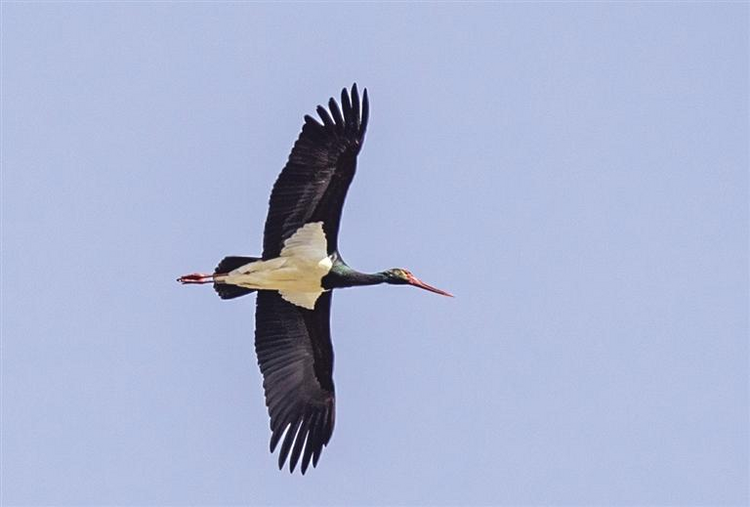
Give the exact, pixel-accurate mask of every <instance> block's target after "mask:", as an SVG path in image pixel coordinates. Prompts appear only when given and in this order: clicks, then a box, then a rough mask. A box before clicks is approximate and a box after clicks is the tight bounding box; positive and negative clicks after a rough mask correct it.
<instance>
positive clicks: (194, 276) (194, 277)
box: [177, 273, 214, 284]
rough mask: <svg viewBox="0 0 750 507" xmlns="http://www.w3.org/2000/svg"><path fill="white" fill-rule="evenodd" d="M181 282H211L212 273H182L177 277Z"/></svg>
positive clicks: (212, 279) (212, 278)
mask: <svg viewBox="0 0 750 507" xmlns="http://www.w3.org/2000/svg"><path fill="white" fill-rule="evenodd" d="M177 281H178V282H180V283H182V284H187V283H213V281H214V275H207V274H205V273H190V274H189V275H183V276H181V277H179V278H178V279H177Z"/></svg>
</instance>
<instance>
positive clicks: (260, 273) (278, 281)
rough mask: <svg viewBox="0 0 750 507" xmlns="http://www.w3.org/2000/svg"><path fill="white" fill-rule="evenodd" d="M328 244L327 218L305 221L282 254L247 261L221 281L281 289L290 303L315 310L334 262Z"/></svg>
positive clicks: (250, 286) (287, 241)
mask: <svg viewBox="0 0 750 507" xmlns="http://www.w3.org/2000/svg"><path fill="white" fill-rule="evenodd" d="M327 246H328V242H327V241H326V235H325V232H323V222H312V223H309V224H305V225H303V226H302V227H300V228H299V229H297V232H295V233H294V234H292V236H291V237H290V238H288V239H287V240H286V241H285V242H284V248H283V249H282V250H281V255H280V256H279V257H276V258H274V259H269V260H266V261H256V262H251V263H249V264H245V265H244V266H240V267H239V268H237V269H235V270H233V271H230V272H229V273H228V274H227V275H226V276H223V277H218V279H217V281H220V282H224V283H231V284H233V285H239V286H240V287H247V288H248V289H264V290H277V291H279V294H281V297H282V298H284V299H285V300H287V301H289V302H290V303H293V304H295V305H297V306H301V307H302V308H307V309H308V310H312V309H313V308H315V302H316V301H317V300H318V298H319V297H320V295H321V294H322V293H323V288H322V287H321V279H322V278H323V277H324V276H325V275H327V274H328V272H329V271H330V270H331V266H332V265H333V263H332V262H331V259H330V257H328V248H327Z"/></svg>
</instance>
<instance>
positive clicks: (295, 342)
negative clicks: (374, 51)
mask: <svg viewBox="0 0 750 507" xmlns="http://www.w3.org/2000/svg"><path fill="white" fill-rule="evenodd" d="M369 110H370V107H369V100H368V96H367V89H366V88H365V89H364V90H363V93H362V97H361V100H360V95H359V91H358V90H357V84H356V83H354V84H353V85H352V86H351V88H350V91H347V89H346V88H344V89H342V90H341V105H340V106H339V104H338V103H337V102H336V100H334V99H333V98H331V99H330V100H329V101H328V109H326V108H324V107H323V106H318V107H317V110H316V111H317V114H318V116H319V120H318V119H315V118H313V117H312V116H310V115H305V116H304V124H303V126H302V131H301V132H300V134H299V136H298V138H297V140H296V142H295V143H294V146H293V147H292V151H291V153H290V155H289V158H288V161H287V163H286V165H285V166H284V168H283V170H282V171H281V174H280V175H279V176H278V178H277V180H276V183H275V184H274V186H273V190H272V192H271V197H270V200H269V206H268V215H267V217H266V222H265V228H264V232H263V254H262V256H261V257H245V256H229V257H225V258H223V259H222V260H221V262H219V264H218V265H217V266H216V268H215V270H214V272H213V273H210V274H208V273H191V274H187V275H184V276H181V277H179V278H178V279H177V281H178V282H180V283H182V284H208V283H210V284H213V288H214V289H215V291H216V293H217V294H218V295H219V297H220V298H221V299H227V300H228V299H235V298H238V297H241V296H245V295H247V294H250V293H253V292H257V298H256V308H255V351H256V354H257V359H258V365H259V366H260V371H261V373H262V376H263V387H264V391H265V401H266V406H267V408H268V414H269V416H270V429H271V439H270V452H271V453H273V452H274V450H275V449H276V446H277V445H278V444H279V442H281V448H280V450H279V456H278V466H279V469H280V470H281V469H283V467H284V464H285V462H286V461H287V459H288V463H289V472H290V473H293V472H294V470H295V467H296V465H297V463H298V462H300V458H301V462H300V471H301V473H302V474H303V475H304V474H305V472H306V471H307V469H308V466H309V465H310V464H311V463H312V465H313V467H316V466H317V464H318V460H319V458H320V455H321V453H322V451H323V448H324V447H326V446H327V445H328V443H329V441H330V439H331V435H332V433H333V427H334V420H335V395H334V384H333V346H332V343H331V327H330V312H331V298H332V294H333V290H334V289H342V288H345V287H355V286H365V285H377V284H391V285H411V286H414V287H419V288H421V289H425V290H427V291H430V292H434V293H436V294H441V295H443V296H451V297H452V295H451V294H450V293H448V292H446V291H443V290H441V289H438V288H436V287H433V286H431V285H428V284H426V283H424V282H423V281H421V280H419V279H418V278H417V277H415V276H414V275H413V274H412V273H411V272H410V271H409V270H407V269H403V268H393V269H387V270H385V271H380V272H377V273H362V272H359V271H356V270H354V269H353V268H351V267H349V265H348V264H347V263H346V262H344V259H343V258H342V256H341V253H340V252H339V243H338V235H339V224H340V220H341V212H342V209H343V205H344V199H345V198H346V193H347V190H348V189H349V185H350V184H351V182H352V179H353V178H354V173H355V170H356V166H357V155H358V154H359V152H360V150H361V148H362V144H363V142H364V138H365V131H366V130H367V123H368V119H369Z"/></svg>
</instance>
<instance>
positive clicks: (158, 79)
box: [1, 2, 749, 505]
mask: <svg viewBox="0 0 750 507" xmlns="http://www.w3.org/2000/svg"><path fill="white" fill-rule="evenodd" d="M748 10H749V9H748V4H747V3H740V2H738V3H724V4H718V3H674V2H669V3H655V4H652V3H587V4H573V3H566V4H557V3H554V4H553V3H540V4H530V3H519V4H486V3H475V4H469V5H466V4H454V3H451V4H440V5H436V4H380V5H379V4H340V3H318V4H312V5H306V4H300V3H290V4H284V5H275V4H270V3H263V4H254V3H239V2H233V3H224V4H219V5H217V4H209V3H192V4H185V3H173V2H161V3H148V2H133V3H125V2H123V3H107V4H94V3H86V2H76V3H33V2H24V3H8V2H5V3H3V5H2V27H1V28H2V501H3V504H4V505H14V504H22V505H82V504H88V505H93V504H107V505H115V504H116V505H136V504H138V505H146V504H149V505H166V504H170V505H197V504H213V505H218V504H240V503H241V504H251V505H256V504H266V505H289V504H300V505H327V504H332V505H384V504H399V505H405V504H423V505H424V504H454V505H456V504H461V505H464V504H482V505H490V504H492V505H518V504H556V505H560V504H565V505H584V504H585V505H636V504H637V505H656V504H659V505H665V504H673V505H678V504H679V505H688V504H690V505H697V504H701V505H739V504H746V503H747V502H748V134H749V132H748V14H749V12H748ZM355 80H356V81H357V82H358V83H359V84H360V85H361V86H366V87H367V88H368V89H369V91H370V93H371V106H372V116H371V122H370V129H369V132H368V136H367V140H366V143H365V147H364V150H363V152H362V154H361V156H360V165H359V173H358V175H357V178H356V179H355V181H354V184H353V186H352V188H351V191H350V193H349V199H348V201H347V205H346V208H345V214H344V220H343V224H342V232H341V245H342V252H343V253H344V255H345V256H346V259H347V261H348V262H349V263H350V264H352V265H353V266H354V267H356V268H359V269H361V270H364V271H375V270H380V269H384V268H389V267H394V266H399V267H406V268H409V269H411V270H413V271H414V273H415V274H416V275H417V276H419V277H421V278H423V279H424V280H425V281H427V282H428V283H432V284H434V285H436V286H438V287H441V288H445V289H446V290H449V291H451V292H453V293H455V294H456V296H457V297H456V298H455V299H453V300H451V299H449V298H441V297H438V296H435V295H432V294H429V293H426V292H423V291H418V290H413V289H408V288H401V287H377V288H368V289H358V290H357V289H350V290H345V291H341V292H339V293H338V294H337V295H336V297H335V298H334V308H333V316H332V319H333V338H334V346H335V350H336V369H335V381H336V385H337V395H338V404H337V408H338V413H337V419H336V430H335V432H334V435H333V439H332V441H331V443H330V445H329V446H328V448H327V449H326V450H325V452H324V454H323V456H322V459H321V461H320V463H319V466H318V468H317V469H315V470H311V471H310V473H308V474H307V475H306V476H305V477H302V476H300V475H299V474H295V475H294V476H290V475H289V473H288V472H286V471H285V472H279V471H278V470H277V469H276V464H275V462H276V457H275V456H271V455H270V454H269V453H268V438H269V430H268V418H267V414H266V409H265V406H264V403H263V394H262V388H261V378H260V374H259V372H258V368H257V366H256V359H255V354H254V351H253V313H254V297H249V298H246V299H244V300H238V301H233V302H225V301H221V300H219V299H218V298H217V297H216V295H215V294H214V293H213V291H212V290H211V289H209V288H206V287H202V288H201V287H181V286H179V285H178V284H177V283H175V281H174V279H175V277H176V276H178V275H181V274H183V273H187V272H189V271H194V270H209V269H211V268H212V267H213V266H214V265H215V264H216V262H217V261H218V260H219V259H220V258H221V257H223V256H224V255H226V254H249V255H252V254H257V253H259V252H260V246H261V235H262V228H263V223H264V220H265V214H266V203H267V199H268V195H269V191H270V188H271V185H272V183H273V181H274V179H275V178H276V175H277V174H278V172H279V170H280V169H281V167H282V166H283V164H284V162H285V160H286V157H287V155H288V152H289V149H290V148H291V145H292V142H293V140H294V138H295V137H296V135H297V133H298V131H299V128H300V126H301V122H302V116H303V114H305V113H310V112H312V111H314V107H315V106H316V105H317V104H319V103H322V102H324V101H325V100H327V98H328V97H329V96H331V95H334V94H338V93H339V91H340V89H341V87H343V86H348V85H350V84H351V83H352V82H353V81H355Z"/></svg>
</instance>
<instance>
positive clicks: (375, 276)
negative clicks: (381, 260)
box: [322, 263, 386, 289]
mask: <svg viewBox="0 0 750 507" xmlns="http://www.w3.org/2000/svg"><path fill="white" fill-rule="evenodd" d="M385 281H386V275H385V274H384V273H382V272H381V273H360V272H359V271H356V270H354V269H352V268H350V267H349V266H347V265H346V264H343V263H342V264H338V265H334V267H333V268H332V269H331V271H330V272H329V273H328V274H327V275H326V276H324V277H323V280H322V282H323V288H325V289H339V288H342V287H359V286H362V285H378V284H381V283H385Z"/></svg>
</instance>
